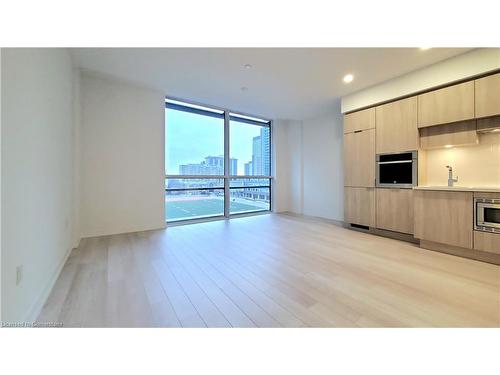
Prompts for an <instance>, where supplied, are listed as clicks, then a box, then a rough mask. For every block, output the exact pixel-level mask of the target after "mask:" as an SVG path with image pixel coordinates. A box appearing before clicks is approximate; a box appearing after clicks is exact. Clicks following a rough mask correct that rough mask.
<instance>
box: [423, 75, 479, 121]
mask: <svg viewBox="0 0 500 375" xmlns="http://www.w3.org/2000/svg"><path fill="white" fill-rule="evenodd" d="M473 118H474V81H469V82H465V83H461V84H458V85H454V86H450V87H445V88H442V89H439V90H435V91H431V92H427V93H425V94H421V95H418V120H417V124H418V127H419V128H424V127H427V126H434V125H440V124H447V123H450V122H456V121H464V120H470V119H473Z"/></svg>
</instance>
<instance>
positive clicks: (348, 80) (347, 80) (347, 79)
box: [343, 74, 354, 83]
mask: <svg viewBox="0 0 500 375" xmlns="http://www.w3.org/2000/svg"><path fill="white" fill-rule="evenodd" d="M353 79H354V76H353V75H352V74H346V75H345V76H344V78H343V80H344V82H345V83H351V82H352V80H353Z"/></svg>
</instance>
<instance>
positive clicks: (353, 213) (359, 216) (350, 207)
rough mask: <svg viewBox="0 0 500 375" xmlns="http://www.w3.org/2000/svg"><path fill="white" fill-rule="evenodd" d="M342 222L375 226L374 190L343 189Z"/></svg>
mask: <svg viewBox="0 0 500 375" xmlns="http://www.w3.org/2000/svg"><path fill="white" fill-rule="evenodd" d="M344 221H345V222H346V223H350V224H358V225H365V226H368V227H374V226H375V189H374V188H358V187H346V188H344Z"/></svg>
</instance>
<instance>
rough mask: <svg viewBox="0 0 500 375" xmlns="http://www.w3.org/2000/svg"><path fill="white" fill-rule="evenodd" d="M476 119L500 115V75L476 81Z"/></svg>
mask: <svg viewBox="0 0 500 375" xmlns="http://www.w3.org/2000/svg"><path fill="white" fill-rule="evenodd" d="M474 85H475V94H474V95H475V111H476V118H481V117H490V116H497V115H500V73H498V74H493V75H491V76H487V77H483V78H480V79H476V80H475V81H474Z"/></svg>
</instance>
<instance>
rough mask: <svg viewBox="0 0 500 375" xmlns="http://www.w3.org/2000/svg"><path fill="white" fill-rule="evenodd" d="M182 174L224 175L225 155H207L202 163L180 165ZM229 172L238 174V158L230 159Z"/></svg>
mask: <svg viewBox="0 0 500 375" xmlns="http://www.w3.org/2000/svg"><path fill="white" fill-rule="evenodd" d="M179 174H182V175H210V176H211V175H218V176H222V175H224V156H207V157H206V158H205V160H204V161H202V162H201V163H189V164H181V165H179ZM229 174H231V175H236V174H238V159H233V158H231V159H230V160H229Z"/></svg>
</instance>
